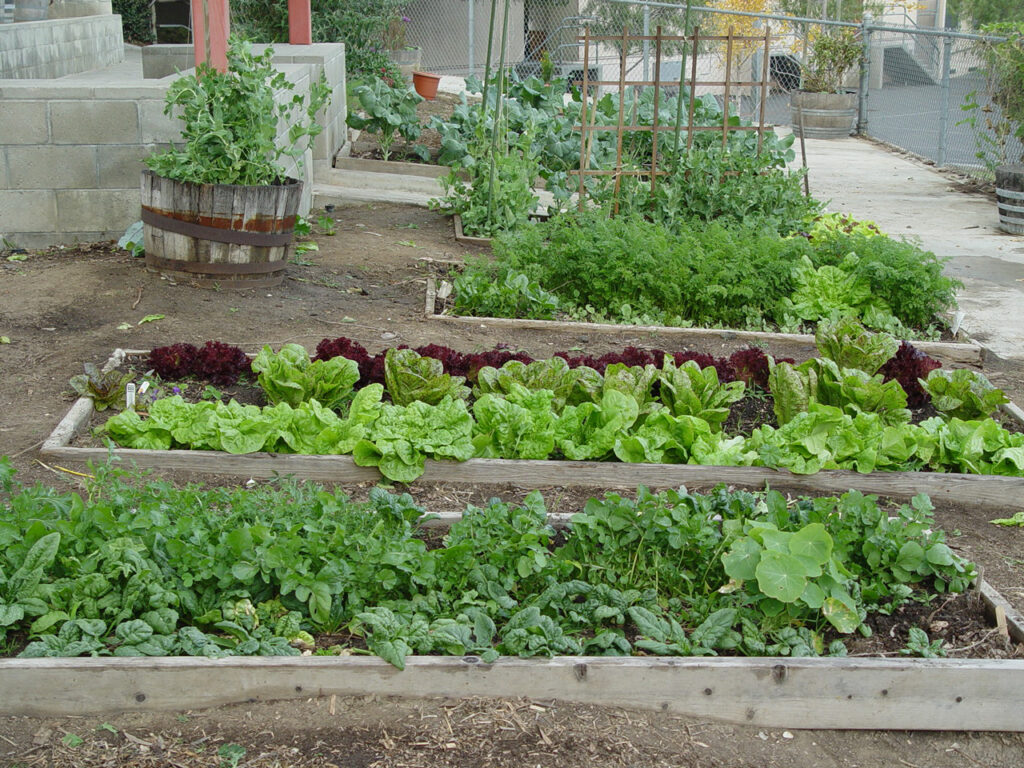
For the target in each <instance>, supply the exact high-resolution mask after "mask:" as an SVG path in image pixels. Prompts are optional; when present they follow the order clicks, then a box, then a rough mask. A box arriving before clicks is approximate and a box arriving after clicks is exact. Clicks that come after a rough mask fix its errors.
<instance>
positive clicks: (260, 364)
mask: <svg viewBox="0 0 1024 768" xmlns="http://www.w3.org/2000/svg"><path fill="white" fill-rule="evenodd" d="M252 369H253V371H254V372H255V373H257V374H259V375H258V378H257V382H258V383H259V385H260V388H261V389H262V390H263V392H264V394H265V395H266V396H267V400H268V401H269V402H270V403H271V404H272V405H277V404H278V403H287V404H288V405H290V406H293V407H295V406H298V405H299V404H300V403H304V402H307V401H309V400H316V401H317V402H319V403H320V405H322V406H323V407H324V408H328V409H330V410H337V409H339V408H340V407H341V406H342V405H343V404H344V403H345V402H347V400H348V399H349V398H350V397H351V396H352V388H353V387H354V386H355V384H356V382H358V381H359V365H358V364H357V363H356V362H355V361H354V360H349V359H348V358H345V357H332V358H331V359H330V360H314V361H310V359H309V353H308V352H306V350H305V348H304V347H302V346H301V345H299V344H285V345H284V346H283V347H281V349H280V351H278V352H277V353H275V352H274V351H273V350H272V349H271V348H270V347H268V346H265V347H263V349H262V350H261V351H260V353H259V354H258V355H256V357H255V358H254V359H253V361H252Z"/></svg>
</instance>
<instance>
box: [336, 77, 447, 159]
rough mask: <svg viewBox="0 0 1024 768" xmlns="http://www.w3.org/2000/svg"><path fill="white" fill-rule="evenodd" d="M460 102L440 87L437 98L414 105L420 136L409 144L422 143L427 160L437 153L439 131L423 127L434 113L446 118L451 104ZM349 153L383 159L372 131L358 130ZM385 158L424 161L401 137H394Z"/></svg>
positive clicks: (439, 141) (355, 155)
mask: <svg viewBox="0 0 1024 768" xmlns="http://www.w3.org/2000/svg"><path fill="white" fill-rule="evenodd" d="M461 103H462V100H461V99H460V98H459V97H458V96H456V95H455V94H452V93H445V92H444V91H441V92H439V93H438V94H437V98H435V99H433V100H431V101H421V102H420V103H419V104H418V105H417V106H416V115H417V117H419V121H420V125H422V126H423V133H421V134H420V137H419V138H418V139H417V140H416V141H415V142H413V144H422V145H423V146H425V147H426V148H427V149H429V150H430V157H431V159H430V161H429V162H436V161H437V154H438V152H439V151H440V149H441V134H439V133H438V132H437V131H435V130H433V129H430V128H428V127H427V125H428V124H429V123H430V119H431V118H432V117H435V116H436V117H439V118H441V119H442V120H447V119H448V118H450V117H451V115H452V112H453V111H454V110H455V107H457V106H458V105H459V104H461ZM351 156H352V157H358V158H364V159H367V160H383V159H384V155H382V154H381V151H380V145H379V144H378V143H377V136H376V134H372V133H368V132H367V131H360V133H359V136H358V138H357V139H356V140H355V141H354V142H352V152H351ZM389 159H390V160H401V161H402V162H405V163H422V162H426V161H424V160H423V158H422V157H420V156H419V155H417V154H416V153H414V152H413V151H412V147H411V146H410V145H409V144H408V142H406V141H405V139H403V138H401V137H399V138H398V139H396V140H395V143H394V144H393V145H392V146H391V157H390V158H389Z"/></svg>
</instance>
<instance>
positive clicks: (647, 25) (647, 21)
mask: <svg viewBox="0 0 1024 768" xmlns="http://www.w3.org/2000/svg"><path fill="white" fill-rule="evenodd" d="M650 34H651V6H649V5H645V6H644V37H647V36H648V35H650ZM650 57H651V41H650V40H644V80H650V79H651V68H650V64H649V62H648V59H650Z"/></svg>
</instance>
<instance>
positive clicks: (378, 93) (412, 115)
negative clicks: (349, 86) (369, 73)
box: [347, 79, 430, 160]
mask: <svg viewBox="0 0 1024 768" xmlns="http://www.w3.org/2000/svg"><path fill="white" fill-rule="evenodd" d="M355 96H356V98H357V99H358V100H359V106H360V107H361V111H362V112H364V113H365V115H363V114H359V112H356V111H351V110H350V111H349V114H348V118H347V122H348V124H349V125H350V126H351V127H353V128H356V129H359V130H366V131H369V132H370V133H374V134H376V135H377V143H378V145H379V146H380V152H381V155H382V156H383V157H384V159H385V160H389V159H390V158H391V147H392V145H393V144H394V143H395V139H397V138H398V137H399V136H401V137H402V138H403V139H405V140H406V141H407V142H409V143H410V144H412V143H413V142H414V141H416V139H418V138H419V137H420V133H421V132H422V128H421V126H420V122H419V117H418V116H417V114H416V105H417V104H419V103H420V102H421V101H423V97H422V96H420V95H419V94H418V93H416V92H415V91H414V90H412V88H410V87H409V86H407V85H406V84H405V83H402V85H401V86H392V85H389V84H388V83H386V82H384V81H383V80H381V79H374V81H373V82H372V83H371V84H370V85H360V86H357V87H356V89H355ZM412 150H413V152H415V153H416V154H417V155H419V156H420V157H421V158H422V159H423V160H428V159H430V152H429V150H428V149H427V148H426V147H424V146H422V145H418V146H414V147H413V148H412Z"/></svg>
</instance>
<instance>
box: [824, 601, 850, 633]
mask: <svg viewBox="0 0 1024 768" xmlns="http://www.w3.org/2000/svg"><path fill="white" fill-rule="evenodd" d="M821 613H822V615H823V616H824V617H825V618H826V619H827V620H828V622H829V624H831V625H832V626H833V627H835V628H836V629H837V630H839V631H840V632H842V633H844V634H849V633H851V632H853V631H855V630H856V629H857V627H858V626H860V616H859V615H858V613H857V611H855V610H853V609H852V608H850V607H849V606H847V605H844V604H843V602H842V601H841V600H837V599H836V598H834V597H829V598H826V599H825V604H824V605H822V607H821Z"/></svg>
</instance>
